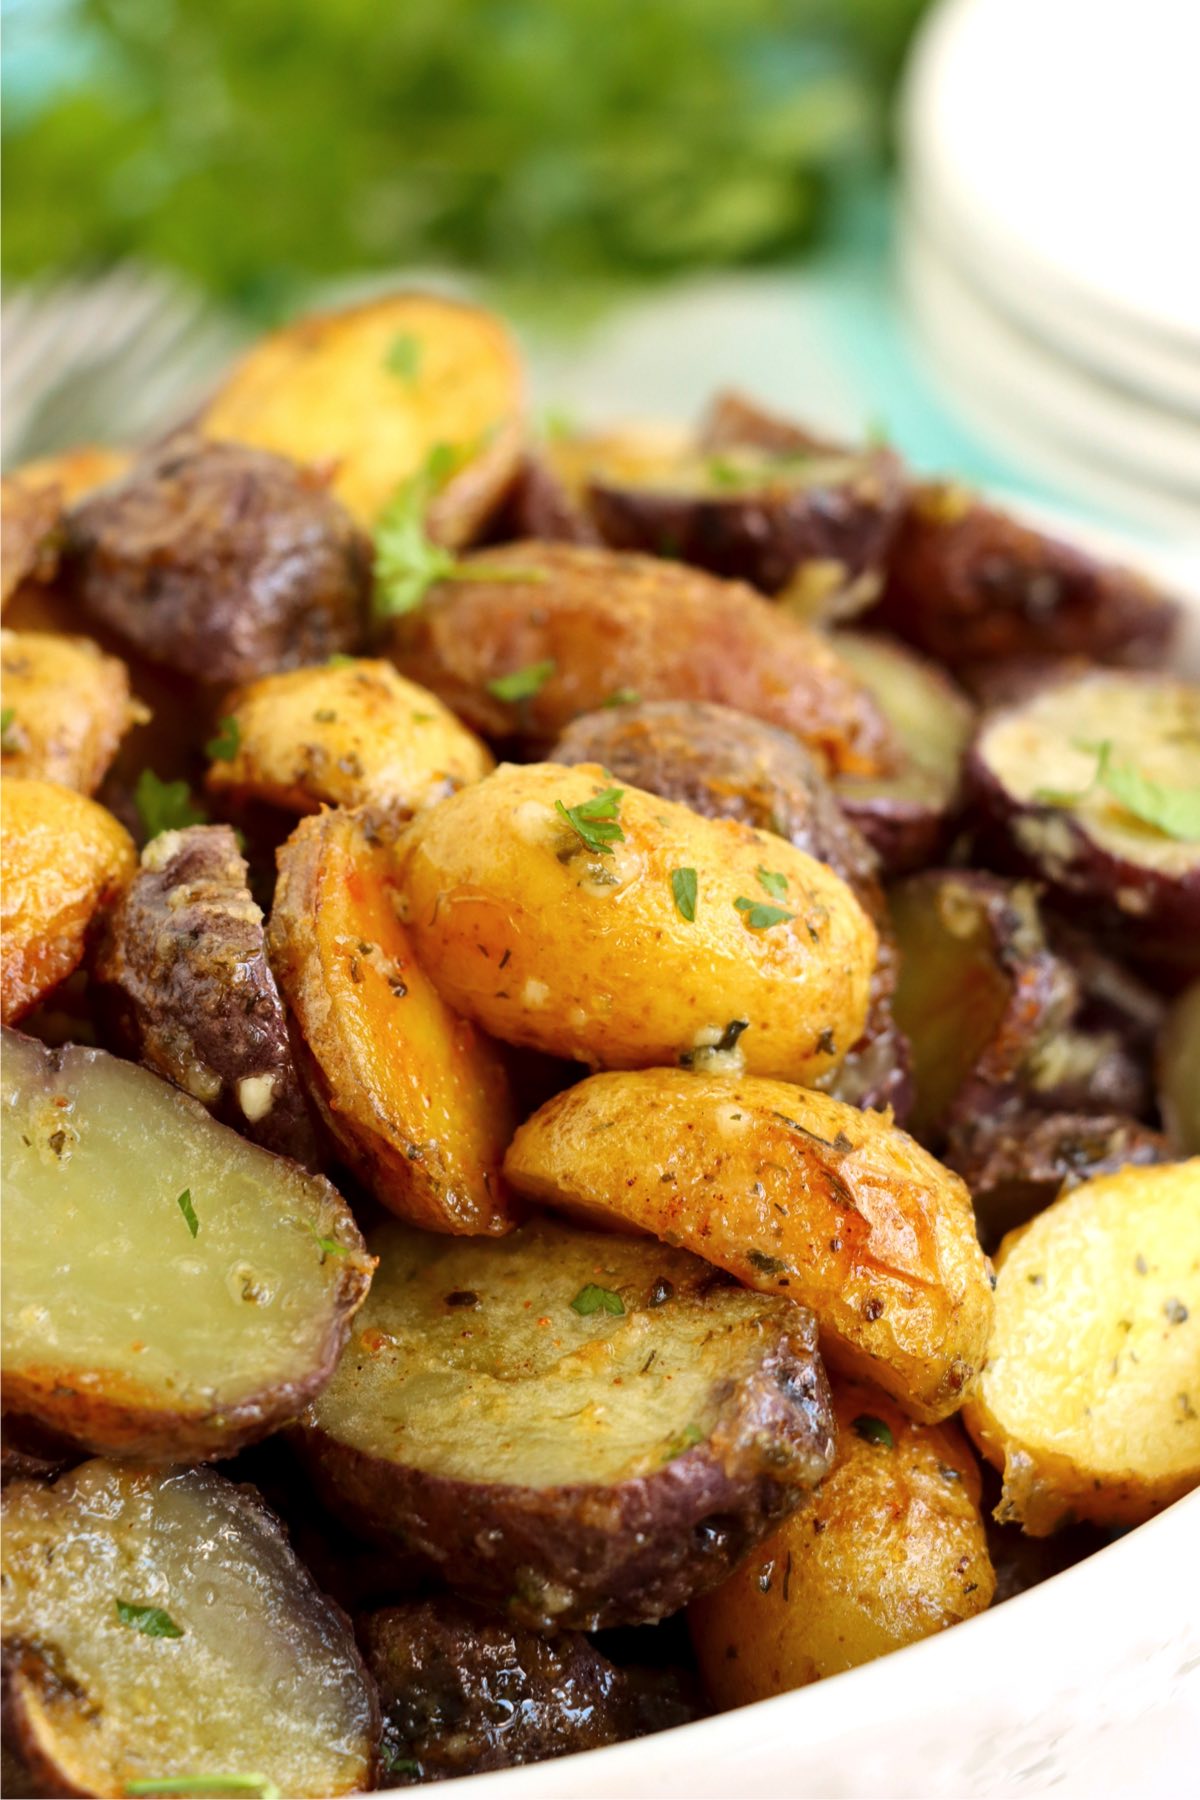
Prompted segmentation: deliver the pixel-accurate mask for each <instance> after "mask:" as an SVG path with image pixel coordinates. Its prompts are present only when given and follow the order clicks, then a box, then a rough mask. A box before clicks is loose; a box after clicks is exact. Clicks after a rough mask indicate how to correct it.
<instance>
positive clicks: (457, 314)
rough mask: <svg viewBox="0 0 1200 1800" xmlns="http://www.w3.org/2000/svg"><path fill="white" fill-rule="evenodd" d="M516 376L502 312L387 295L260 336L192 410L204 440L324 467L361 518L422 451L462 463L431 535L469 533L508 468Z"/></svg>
mask: <svg viewBox="0 0 1200 1800" xmlns="http://www.w3.org/2000/svg"><path fill="white" fill-rule="evenodd" d="M522 411H523V396H522V376H521V365H520V361H519V359H518V356H517V351H516V346H515V345H514V343H513V341H512V339H511V338H510V336H509V334H508V332H507V330H506V329H505V327H504V326H503V325H502V324H501V322H500V320H499V319H497V318H495V317H494V316H493V315H492V314H491V313H487V312H484V311H482V310H481V309H480V308H478V307H474V306H466V305H463V304H462V302H460V301H457V300H446V299H442V298H440V297H439V296H437V295H434V294H419V293H407V294H406V293H400V294H389V295H386V296H385V297H383V298H382V299H378V300H367V301H364V302H363V303H362V304H361V305H359V306H348V307H343V308H342V309H340V310H339V311H337V312H328V313H313V314H310V315H308V316H307V317H305V318H301V319H297V320H295V321H294V322H293V323H292V324H291V325H288V326H285V327H284V329H283V330H282V331H277V332H275V333H273V334H272V336H270V337H266V338H263V339H262V340H261V342H260V343H258V344H256V345H255V347H254V348H253V349H252V350H251V351H250V352H249V354H248V355H247V356H246V357H245V359H244V360H243V361H242V362H241V363H240V364H239V365H238V367H237V368H235V369H234V371H233V373H232V375H230V376H229V377H228V378H227V379H226V380H225V382H224V383H223V385H222V386H221V387H220V388H219V389H218V391H217V393H216V394H215V395H214V397H213V399H212V400H210V402H209V404H208V406H207V407H206V408H205V409H204V412H203V413H202V414H201V416H200V420H199V426H200V430H201V431H202V432H203V433H204V435H205V436H206V437H209V438H227V439H233V440H235V441H236V442H238V443H242V444H256V445H258V446H259V448H260V449H263V450H275V451H277V452H279V454H280V455H283V456H290V457H292V458H293V460H294V461H296V462H301V463H323V462H325V463H331V464H332V465H333V466H334V471H335V472H334V476H333V487H334V492H335V493H336V494H337V495H338V497H339V498H340V499H341V500H342V501H343V502H344V503H345V504H346V505H347V506H348V507H349V509H350V511H351V512H352V513H353V514H354V516H355V517H356V518H357V519H358V520H359V522H360V523H361V524H363V525H366V526H367V527H371V526H373V525H374V523H375V521H376V519H377V518H378V516H379V514H380V512H381V511H382V509H383V507H384V506H385V505H386V503H387V501H388V500H390V499H391V497H392V495H393V494H394V493H395V491H396V489H397V488H398V487H399V486H400V484H401V483H402V482H405V481H408V480H409V479H411V477H412V476H414V475H417V474H419V473H420V472H421V471H422V470H423V469H424V467H425V465H426V463H427V461H428V458H429V455H430V452H431V451H433V450H435V449H437V448H438V447H439V446H441V445H447V444H448V445H451V446H453V447H454V449H455V450H457V451H459V452H461V453H462V455H463V456H464V458H465V460H464V463H463V466H462V467H461V468H460V469H459V470H458V471H457V473H456V474H455V475H454V476H453V477H452V478H451V479H450V480H449V481H448V482H447V483H446V485H445V486H444V487H443V488H442V489H441V490H440V491H439V493H438V495H437V497H436V499H435V500H434V503H433V505H432V507H431V509H430V514H429V519H428V524H429V529H430V532H431V534H432V535H433V536H434V537H435V538H437V539H438V540H439V541H440V542H442V543H444V544H449V545H452V546H453V545H458V544H464V543H467V542H469V540H470V539H471V538H472V537H473V536H474V534H475V532H476V530H477V529H478V527H479V526H480V525H481V524H482V523H483V521H484V519H485V518H486V517H487V515H488V514H489V513H490V512H491V511H492V510H493V508H494V507H495V506H496V504H497V503H498V501H499V500H500V498H501V497H502V495H503V493H504V490H505V488H506V487H507V485H508V483H509V482H510V481H511V479H512V477H513V475H514V474H515V472H516V468H517V462H518V459H519V456H520V451H521V432H522Z"/></svg>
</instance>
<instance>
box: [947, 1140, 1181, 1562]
mask: <svg viewBox="0 0 1200 1800" xmlns="http://www.w3.org/2000/svg"><path fill="white" fill-rule="evenodd" d="M996 1278H997V1279H996V1318H995V1325H994V1327H993V1331H992V1336H991V1340H990V1342H989V1344H988V1353H987V1362H986V1364H985V1367H984V1371H983V1375H982V1377H981V1379H980V1383H979V1387H978V1389H977V1390H976V1392H975V1394H974V1395H973V1396H972V1397H971V1398H970V1400H968V1402H967V1405H966V1408H965V1411H964V1418H965V1420H966V1423H967V1426H968V1429H969V1430H970V1432H971V1435H972V1437H973V1438H974V1439H975V1442H976V1443H977V1444H978V1446H979V1448H980V1450H981V1451H982V1452H983V1454H984V1455H985V1456H986V1457H987V1458H988V1460H989V1461H990V1462H992V1463H994V1464H995V1465H996V1467H997V1468H998V1469H1001V1470H1002V1471H1003V1474H1004V1491H1003V1495H1002V1497H1001V1501H1000V1505H999V1507H998V1508H997V1511H996V1517H997V1518H998V1519H1000V1520H1001V1521H1006V1520H1012V1521H1016V1522H1017V1523H1019V1524H1020V1525H1022V1526H1023V1527H1024V1529H1025V1530H1026V1531H1027V1532H1029V1533H1030V1534H1031V1535H1032V1536H1034V1537H1042V1536H1044V1535H1045V1534H1046V1533H1048V1532H1051V1531H1054V1530H1055V1529H1056V1528H1057V1527H1058V1526H1059V1525H1061V1524H1063V1523H1064V1522H1065V1521H1066V1520H1068V1519H1091V1520H1094V1521H1095V1522H1096V1523H1098V1524H1102V1525H1135V1524H1137V1523H1139V1522H1140V1521H1141V1520H1142V1519H1146V1518H1149V1517H1150V1515H1151V1514H1152V1513H1156V1512H1158V1511H1159V1510H1160V1509H1161V1508H1162V1507H1164V1506H1168V1505H1170V1503H1171V1501H1172V1500H1177V1499H1178V1498H1179V1496H1180V1495H1181V1494H1185V1493H1187V1492H1188V1491H1189V1489H1191V1488H1193V1487H1195V1486H1196V1485H1197V1483H1200V1404H1198V1403H1197V1387H1198V1386H1200V1158H1193V1159H1192V1160H1191V1161H1190V1162H1183V1163H1169V1164H1163V1165H1161V1166H1159V1167H1157V1168H1148V1169H1147V1168H1127V1169H1123V1170H1121V1171H1120V1172H1119V1173H1117V1174H1114V1175H1103V1176H1100V1177H1099V1178H1098V1179H1097V1180H1095V1181H1088V1182H1085V1183H1084V1184H1083V1186H1082V1187H1077V1188H1075V1189H1074V1191H1073V1192H1071V1193H1069V1194H1065V1195H1064V1196H1063V1197H1062V1199H1060V1200H1056V1201H1055V1203H1054V1205H1053V1206H1051V1207H1049V1208H1048V1209H1047V1210H1046V1211H1045V1212H1043V1213H1040V1214H1039V1215H1038V1217H1037V1218H1036V1219H1034V1220H1033V1221H1032V1222H1031V1223H1030V1224H1028V1225H1026V1226H1024V1227H1023V1228H1022V1229H1020V1230H1018V1231H1014V1232H1012V1233H1010V1234H1009V1236H1008V1237H1007V1238H1005V1240H1004V1243H1003V1244H1002V1245H1001V1247H1000V1253H999V1255H998V1257H997V1259H996Z"/></svg>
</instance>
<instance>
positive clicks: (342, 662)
mask: <svg viewBox="0 0 1200 1800" xmlns="http://www.w3.org/2000/svg"><path fill="white" fill-rule="evenodd" d="M357 661H358V658H357V656H347V655H346V652H345V651H344V650H335V651H334V653H333V655H332V656H329V657H326V659H325V667H326V668H327V669H352V668H353V667H354V665H355V663H356V662H357Z"/></svg>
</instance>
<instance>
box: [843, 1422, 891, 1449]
mask: <svg viewBox="0 0 1200 1800" xmlns="http://www.w3.org/2000/svg"><path fill="white" fill-rule="evenodd" d="M851 1424H852V1426H853V1429H854V1430H855V1431H856V1432H857V1433H858V1435H859V1437H860V1438H861V1439H862V1441H863V1443H864V1444H882V1445H883V1447H884V1449H885V1450H891V1449H892V1448H894V1446H895V1442H896V1440H895V1438H894V1437H893V1436H892V1428H891V1426H890V1425H887V1424H885V1423H884V1421H883V1420H882V1419H877V1418H876V1417H875V1415H874V1414H873V1413H859V1415H858V1417H857V1419H853V1420H852V1421H851Z"/></svg>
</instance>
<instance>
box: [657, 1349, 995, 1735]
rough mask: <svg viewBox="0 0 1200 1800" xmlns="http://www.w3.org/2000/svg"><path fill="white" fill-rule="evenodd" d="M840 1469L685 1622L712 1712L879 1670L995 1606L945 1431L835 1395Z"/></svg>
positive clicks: (990, 1576)
mask: <svg viewBox="0 0 1200 1800" xmlns="http://www.w3.org/2000/svg"><path fill="white" fill-rule="evenodd" d="M833 1398H834V1408H835V1411H836V1413H837V1422H838V1448H837V1459H836V1461H835V1463H834V1466H833V1468H832V1469H831V1471H830V1473H829V1474H828V1475H827V1476H826V1477H825V1479H824V1480H823V1481H822V1482H821V1484H820V1486H819V1487H818V1488H817V1490H816V1492H815V1494H814V1495H813V1497H812V1499H811V1500H810V1501H809V1502H808V1503H807V1504H806V1505H804V1506H802V1507H801V1508H800V1510H799V1511H798V1512H794V1513H792V1514H791V1515H790V1517H789V1518H788V1519H786V1520H785V1521H784V1523H783V1524H782V1525H781V1526H780V1527H779V1529H778V1530H777V1531H775V1532H773V1533H772V1535H771V1536H770V1537H769V1538H767V1539H766V1540H765V1541H764V1542H763V1543H761V1544H759V1545H758V1546H757V1547H756V1548H755V1550H754V1551H753V1553H752V1554H751V1555H750V1556H748V1557H747V1558H746V1559H745V1561H744V1562H743V1563H742V1564H741V1566H740V1567H739V1568H738V1569H737V1570H736V1571H735V1572H734V1574H732V1575H731V1576H730V1577H729V1579H728V1580H727V1581H725V1582H723V1583H722V1584H721V1586H720V1587H719V1588H715V1589H714V1590H713V1592H712V1593H710V1594H705V1595H702V1596H701V1597H700V1598H699V1599H698V1600H694V1601H693V1602H692V1604H691V1606H690V1607H689V1608H688V1623H689V1625H690V1627H691V1632H692V1641H693V1643H694V1645H695V1648H696V1659H697V1661H698V1662H699V1665H700V1672H701V1674H702V1675H703V1677H704V1681H705V1685H706V1686H707V1688H708V1691H709V1693H710V1695H711V1696H712V1698H713V1700H714V1701H715V1702H716V1704H717V1705H718V1706H720V1707H728V1706H745V1705H747V1704H748V1702H750V1701H752V1700H765V1699H767V1698H768V1697H769V1696H770V1695H771V1694H782V1693H786V1692H787V1690H788V1689H789V1688H797V1687H805V1686H807V1684H808V1683H809V1682H812V1681H821V1680H823V1679H824V1677H825V1676H827V1675H839V1674H841V1673H842V1671H843V1670H845V1669H856V1668H858V1667H859V1666H860V1665H861V1664H862V1663H868V1662H873V1661H874V1660H875V1658H876V1657H877V1656H886V1655H887V1654H888V1652H889V1651H891V1650H899V1649H901V1648H902V1647H903V1646H904V1645H905V1644H912V1643H916V1642H917V1640H918V1639H919V1638H924V1637H932V1636H933V1634H934V1633H935V1632H938V1631H944V1630H945V1629H946V1627H947V1626H949V1625H957V1624H958V1623H959V1622H960V1621H961V1620H963V1619H969V1618H971V1617H972V1616H973V1615H974V1614H975V1613H980V1612H983V1611H985V1609H986V1608H987V1607H988V1606H989V1605H990V1604H991V1599H992V1594H993V1592H994V1590H995V1585H996V1578H995V1575H994V1573H993V1571H992V1565H991V1562H990V1560H989V1558H988V1548H987V1538H986V1535H985V1531H984V1524H983V1519H982V1518H981V1517H980V1512H979V1499H980V1484H979V1470H978V1468H977V1467H976V1465H975V1461H974V1459H973V1457H972V1455H971V1452H970V1450H969V1449H968V1447H967V1445H966V1444H965V1443H964V1441H963V1438H962V1434H961V1433H960V1432H959V1431H957V1430H956V1429H955V1428H954V1427H953V1426H947V1425H914V1424H913V1423H912V1422H911V1421H910V1420H908V1419H906V1418H905V1417H904V1415H903V1413H902V1412H900V1411H899V1409H898V1408H897V1407H896V1406H895V1405H894V1404H893V1403H892V1401H890V1400H888V1399H887V1398H886V1397H885V1396H884V1395H882V1394H880V1393H878V1392H877V1391H876V1390H875V1389H873V1388H870V1387H865V1386H860V1385H858V1384H857V1383H835V1384H834V1390H833Z"/></svg>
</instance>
